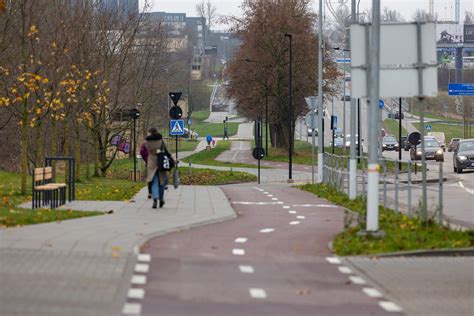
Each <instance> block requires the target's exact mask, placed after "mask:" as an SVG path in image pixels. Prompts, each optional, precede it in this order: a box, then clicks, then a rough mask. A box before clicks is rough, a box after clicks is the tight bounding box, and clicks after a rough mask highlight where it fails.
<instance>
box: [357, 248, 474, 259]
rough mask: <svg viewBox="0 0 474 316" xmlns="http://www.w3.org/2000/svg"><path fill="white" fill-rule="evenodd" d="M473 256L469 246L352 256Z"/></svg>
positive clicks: (473, 253)
mask: <svg viewBox="0 0 474 316" xmlns="http://www.w3.org/2000/svg"><path fill="white" fill-rule="evenodd" d="M470 256H474V247H470V248H448V249H430V250H425V249H422V250H410V251H397V252H388V253H382V254H376V255H364V256H353V257H371V258H391V257H470Z"/></svg>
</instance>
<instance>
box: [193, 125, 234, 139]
mask: <svg viewBox="0 0 474 316" xmlns="http://www.w3.org/2000/svg"><path fill="white" fill-rule="evenodd" d="M239 124H240V123H235V122H228V123H227V127H228V134H229V137H230V136H234V135H235V134H237V130H238V129H239ZM194 129H195V131H196V132H197V133H198V134H199V137H206V136H207V135H209V134H211V135H212V137H223V136H224V123H200V124H199V125H194Z"/></svg>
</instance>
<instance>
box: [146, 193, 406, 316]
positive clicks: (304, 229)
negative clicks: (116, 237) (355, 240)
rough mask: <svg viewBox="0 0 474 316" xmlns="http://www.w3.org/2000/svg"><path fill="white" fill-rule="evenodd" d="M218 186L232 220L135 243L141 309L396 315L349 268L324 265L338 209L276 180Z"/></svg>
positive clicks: (153, 311)
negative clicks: (143, 264) (146, 263)
mask: <svg viewBox="0 0 474 316" xmlns="http://www.w3.org/2000/svg"><path fill="white" fill-rule="evenodd" d="M223 190H224V192H225V193H226V195H227V197H228V198H229V199H230V201H231V202H232V203H233V207H234V210H235V211H236V212H237V213H238V215H239V217H238V218H237V219H235V220H231V221H226V222H223V223H219V224H213V225H212V226H205V227H201V228H196V229H192V230H188V231H182V232H177V233H172V234H168V235H165V236H162V237H158V238H155V239H152V240H150V241H148V242H147V243H146V245H145V246H144V247H143V248H142V249H141V252H142V253H149V254H150V255H151V264H150V271H149V272H148V273H147V284H146V285H145V287H144V289H145V293H146V295H145V297H144V300H143V309H142V315H193V316H195V315H206V316H210V315H272V316H274V315H282V316H288V315H364V316H365V315H399V314H400V310H399V307H398V305H396V304H395V303H393V302H390V301H387V300H386V299H385V298H383V294H382V293H381V292H379V291H378V290H377V289H374V288H372V286H371V285H369V284H368V283H366V284H364V285H359V284H355V283H356V282H355V281H354V283H353V282H352V281H353V280H360V279H357V276H356V275H354V272H353V271H352V270H351V269H349V268H347V267H344V266H340V265H336V264H334V263H330V259H329V258H328V257H331V256H332V255H331V252H330V251H329V249H328V246H327V245H328V242H329V241H330V240H331V239H332V238H333V236H334V235H335V234H336V233H337V232H339V231H340V229H342V226H343V217H344V215H343V210H342V209H341V208H339V207H334V206H330V205H328V204H327V202H325V201H324V200H321V199H318V198H316V197H315V196H314V195H311V194H309V193H307V192H303V191H300V190H297V189H293V188H288V187H286V186H283V185H279V186H277V185H273V186H270V185H268V186H262V187H252V186H249V185H241V186H226V187H223ZM308 205H312V207H308ZM331 258H333V257H331ZM339 263H340V262H339ZM364 289H365V290H364ZM367 289H370V290H367ZM394 308H395V312H394V311H393V310H394ZM389 310H391V311H389Z"/></svg>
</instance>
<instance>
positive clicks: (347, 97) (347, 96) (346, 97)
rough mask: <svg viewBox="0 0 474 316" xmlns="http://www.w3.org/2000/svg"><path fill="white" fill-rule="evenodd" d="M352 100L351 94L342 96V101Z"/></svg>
mask: <svg viewBox="0 0 474 316" xmlns="http://www.w3.org/2000/svg"><path fill="white" fill-rule="evenodd" d="M350 100H351V96H350V95H346V96H345V98H344V97H341V101H350Z"/></svg>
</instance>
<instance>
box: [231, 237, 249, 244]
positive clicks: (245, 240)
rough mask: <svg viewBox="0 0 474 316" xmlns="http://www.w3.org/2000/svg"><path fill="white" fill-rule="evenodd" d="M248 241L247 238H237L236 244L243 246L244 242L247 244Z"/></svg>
mask: <svg viewBox="0 0 474 316" xmlns="http://www.w3.org/2000/svg"><path fill="white" fill-rule="evenodd" d="M247 240H248V239H247V238H245V237H239V238H236V239H235V240H234V242H236V243H239V244H243V243H244V242H247Z"/></svg>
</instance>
